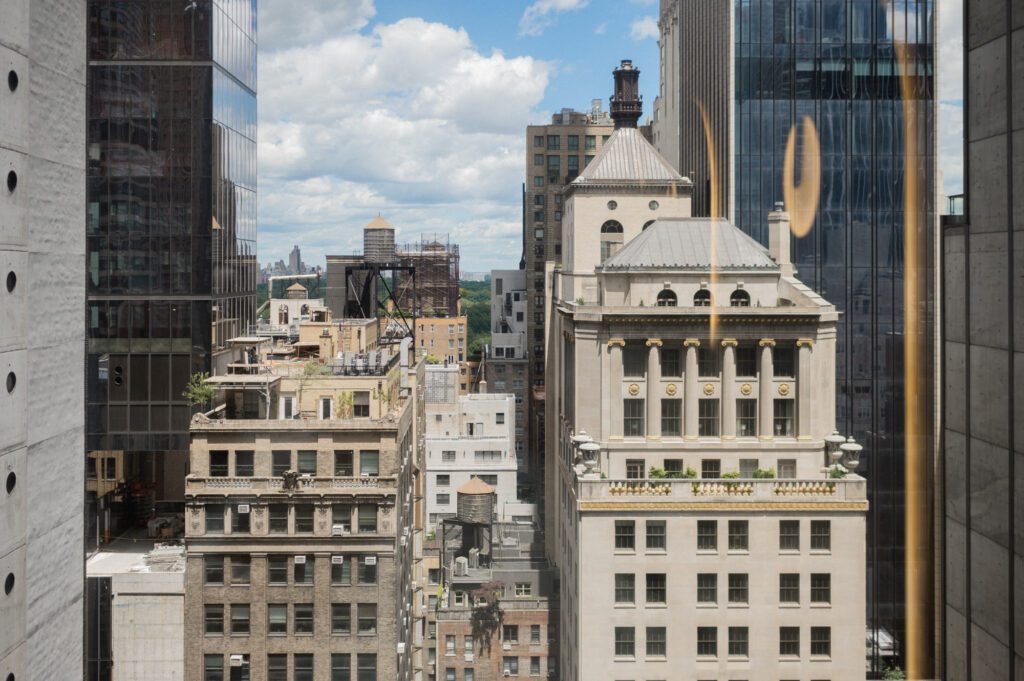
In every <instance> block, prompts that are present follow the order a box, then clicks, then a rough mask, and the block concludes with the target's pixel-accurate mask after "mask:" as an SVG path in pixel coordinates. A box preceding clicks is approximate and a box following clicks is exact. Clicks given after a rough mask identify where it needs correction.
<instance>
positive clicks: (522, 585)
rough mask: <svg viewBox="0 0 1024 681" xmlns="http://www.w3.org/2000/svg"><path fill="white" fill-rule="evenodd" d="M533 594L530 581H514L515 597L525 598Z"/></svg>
mask: <svg viewBox="0 0 1024 681" xmlns="http://www.w3.org/2000/svg"><path fill="white" fill-rule="evenodd" d="M532 595H533V585H532V584H531V583H530V582H516V598H527V597H528V596H532Z"/></svg>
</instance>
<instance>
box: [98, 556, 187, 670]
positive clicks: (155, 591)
mask: <svg viewBox="0 0 1024 681" xmlns="http://www.w3.org/2000/svg"><path fill="white" fill-rule="evenodd" d="M111 594H112V596H113V601H112V603H111V607H110V629H111V650H112V653H113V659H114V660H115V661H116V663H115V664H114V667H113V674H114V675H113V680H112V681H180V680H181V679H184V678H185V638H184V636H185V573H184V572H167V573H160V572H148V573H126V574H118V575H114V576H113V577H112V578H111Z"/></svg>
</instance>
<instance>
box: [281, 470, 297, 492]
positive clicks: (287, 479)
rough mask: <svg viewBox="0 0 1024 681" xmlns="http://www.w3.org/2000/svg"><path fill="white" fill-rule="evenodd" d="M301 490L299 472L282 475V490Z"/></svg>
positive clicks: (288, 472) (287, 472)
mask: <svg viewBox="0 0 1024 681" xmlns="http://www.w3.org/2000/svg"><path fill="white" fill-rule="evenodd" d="M298 488H299V472H298V471H285V472H284V473H282V474H281V489H286V490H297V489H298Z"/></svg>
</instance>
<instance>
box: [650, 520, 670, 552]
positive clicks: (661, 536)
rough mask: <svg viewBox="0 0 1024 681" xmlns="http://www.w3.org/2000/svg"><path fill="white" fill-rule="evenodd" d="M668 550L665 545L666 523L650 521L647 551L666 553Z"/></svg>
mask: <svg viewBox="0 0 1024 681" xmlns="http://www.w3.org/2000/svg"><path fill="white" fill-rule="evenodd" d="M665 548H666V543H665V521H664V520H648V521H647V550H648V551H664V550H665Z"/></svg>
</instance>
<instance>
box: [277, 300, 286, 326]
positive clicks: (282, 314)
mask: <svg viewBox="0 0 1024 681" xmlns="http://www.w3.org/2000/svg"><path fill="white" fill-rule="evenodd" d="M277 323H278V324H287V323H288V306H287V305H283V304H282V305H280V306H279V307H278V308H277Z"/></svg>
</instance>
